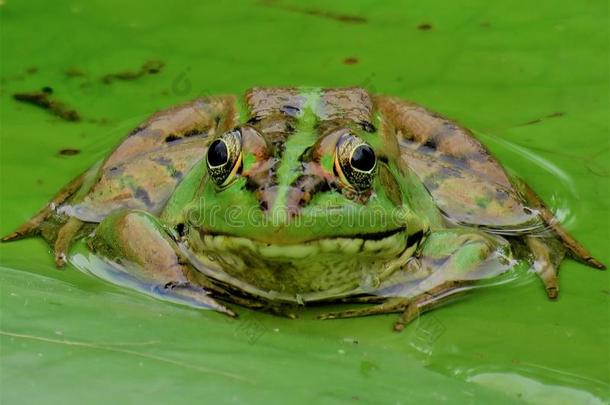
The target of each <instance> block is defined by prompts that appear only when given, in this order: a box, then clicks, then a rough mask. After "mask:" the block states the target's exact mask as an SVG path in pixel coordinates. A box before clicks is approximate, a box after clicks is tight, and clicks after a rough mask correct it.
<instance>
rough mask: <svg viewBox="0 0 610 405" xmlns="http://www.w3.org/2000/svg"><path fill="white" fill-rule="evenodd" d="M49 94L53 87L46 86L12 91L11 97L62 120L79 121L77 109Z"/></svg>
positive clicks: (51, 92)
mask: <svg viewBox="0 0 610 405" xmlns="http://www.w3.org/2000/svg"><path fill="white" fill-rule="evenodd" d="M51 94H53V89H52V88H51V87H48V86H47V87H43V88H42V90H40V91H32V92H24V93H13V98H14V99H15V100H17V101H20V102H22V103H27V104H32V105H35V106H37V107H40V108H43V109H45V110H47V111H49V112H50V113H51V114H53V115H55V116H56V117H59V118H61V119H63V120H66V121H73V122H74V121H80V118H81V117H80V114H79V113H78V111H76V110H74V109H73V108H70V107H69V106H67V105H66V104H64V103H62V102H61V101H59V100H57V99H56V98H54V97H51Z"/></svg>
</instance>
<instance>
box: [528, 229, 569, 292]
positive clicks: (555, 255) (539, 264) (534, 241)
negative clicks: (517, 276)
mask: <svg viewBox="0 0 610 405" xmlns="http://www.w3.org/2000/svg"><path fill="white" fill-rule="evenodd" d="M525 242H526V244H527V246H528V247H529V248H530V250H531V251H532V254H533V255H534V264H533V266H534V271H535V272H536V274H537V275H538V277H539V278H540V280H541V281H542V284H544V289H545V290H546V295H547V297H549V298H550V299H552V300H553V299H556V298H557V296H558V295H559V279H558V277H557V267H558V266H559V264H560V263H561V261H562V260H563V257H564V250H563V249H562V248H561V247H560V246H557V245H558V243H557V241H555V240H553V239H545V238H539V237H536V236H528V237H526V239H525Z"/></svg>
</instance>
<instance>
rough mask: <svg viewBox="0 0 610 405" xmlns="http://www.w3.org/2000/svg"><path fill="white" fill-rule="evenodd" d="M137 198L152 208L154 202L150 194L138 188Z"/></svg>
mask: <svg viewBox="0 0 610 405" xmlns="http://www.w3.org/2000/svg"><path fill="white" fill-rule="evenodd" d="M135 197H136V198H137V199H138V200H140V201H142V202H143V203H144V204H146V206H147V207H152V205H153V204H152V201H151V200H150V196H149V195H148V192H147V191H146V190H145V189H143V188H142V187H138V188H137V189H136V194H135Z"/></svg>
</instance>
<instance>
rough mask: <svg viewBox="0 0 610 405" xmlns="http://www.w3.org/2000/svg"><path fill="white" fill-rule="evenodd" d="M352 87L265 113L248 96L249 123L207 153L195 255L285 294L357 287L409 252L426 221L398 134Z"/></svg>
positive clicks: (194, 224)
mask: <svg viewBox="0 0 610 405" xmlns="http://www.w3.org/2000/svg"><path fill="white" fill-rule="evenodd" d="M258 91H267V92H270V93H272V92H273V90H263V89H261V90H258ZM275 91H278V90H275ZM284 91H285V90H284ZM338 91H339V90H335V92H338ZM343 92H344V94H343V95H342V94H339V95H337V94H328V92H327V93H324V92H322V91H319V90H317V91H311V90H309V91H307V92H300V93H294V94H291V97H286V96H285V94H284V97H283V98H282V100H281V101H282V102H281V103H279V104H280V105H278V106H277V108H272V107H273V106H271V107H269V106H266V107H268V108H267V109H265V110H262V111H261V108H260V106H257V105H256V104H255V105H252V103H253V102H252V98H253V97H252V95H251V94H252V93H251V94H250V98H249V99H247V101H248V103H249V104H250V105H249V107H250V116H251V118H250V119H249V120H248V121H247V123H244V124H242V125H238V126H237V127H236V128H234V129H233V130H231V131H228V132H226V133H224V134H222V135H221V136H219V137H217V138H216V139H215V140H213V141H212V143H211V144H210V146H209V148H208V151H207V156H206V167H207V172H206V176H205V178H204V180H203V183H202V185H201V189H200V192H199V195H198V198H197V199H196V201H195V203H194V205H192V207H191V209H190V211H189V215H188V221H189V229H190V236H189V237H190V239H191V241H192V242H193V244H195V245H196V247H195V248H196V250H197V251H199V252H205V256H206V257H208V258H209V257H216V260H217V261H218V262H220V263H221V265H222V267H223V268H224V269H225V270H226V271H227V272H229V273H231V274H233V275H238V277H239V278H241V279H244V278H245V279H246V281H248V282H250V283H252V284H254V285H259V286H261V287H264V288H266V289H271V290H283V291H287V292H303V291H305V292H307V291H322V290H328V289H329V288H334V287H340V288H345V287H346V286H347V284H350V283H351V284H350V285H351V286H352V287H354V284H356V285H357V284H359V283H361V281H362V279H363V278H366V277H369V276H371V274H370V271H369V269H373V268H375V269H378V270H376V272H377V273H383V271H390V270H389V269H388V268H387V267H388V266H385V267H384V265H383V264H387V263H391V262H392V263H393V261H395V260H398V259H399V258H402V259H404V258H405V256H406V257H407V258H408V256H410V254H411V252H412V250H411V249H414V246H415V245H416V243H414V242H413V241H415V240H416V239H419V237H420V236H421V234H422V229H423V227H424V225H423V223H422V222H421V221H420V219H419V218H417V216H416V215H415V214H413V212H412V211H411V210H410V208H409V204H408V201H407V194H406V193H405V192H403V190H404V188H405V187H406V185H405V182H404V181H403V178H404V176H403V175H402V170H403V169H402V168H401V167H402V166H401V164H400V162H399V160H398V159H397V156H398V153H397V151H396V148H397V146H396V145H395V140H394V139H393V138H392V137H384V136H382V135H381V134H380V131H378V130H377V126H378V125H379V124H380V119H379V118H377V119H376V120H375V119H373V117H372V111H371V110H372V103H371V101H370V99H369V98H368V93H366V92H364V91H363V90H360V89H348V90H343ZM346 95H347V96H348V97H347V98H345V96H346ZM338 96H343V97H338ZM266 97H267V99H266V100H267V102H269V98H270V97H275V99H274V100H272V101H274V102H275V101H277V100H276V99H277V98H278V97H277V95H275V96H273V94H267V95H266ZM257 107H259V108H257ZM252 113H254V115H252ZM372 121H373V122H372ZM375 121H376V122H375ZM376 124H377V125H376ZM409 236H411V238H409ZM402 259H401V260H402ZM402 262H403V263H404V260H403V261H402ZM380 264H381V265H380ZM254 269H256V270H254ZM384 269H385V270H384ZM377 273H376V274H375V275H374V276H375V277H377V276H378V275H379V274H377Z"/></svg>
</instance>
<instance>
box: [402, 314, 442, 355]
mask: <svg viewBox="0 0 610 405" xmlns="http://www.w3.org/2000/svg"><path fill="white" fill-rule="evenodd" d="M411 326H412V327H413V328H414V329H415V330H414V331H413V335H412V336H411V338H410V339H409V345H411V346H412V347H413V348H415V349H417V350H418V351H420V352H422V353H425V354H431V353H432V349H433V346H434V344H435V343H436V341H437V340H438V339H439V338H440V337H441V336H442V335H443V334H444V333H445V331H446V330H447V328H446V327H445V325H443V323H442V322H441V321H440V320H439V319H438V318H437V317H436V316H434V314H426V315H425V316H421V315H420V316H418V317H417V318H416V319H415V320H414V321H413V322H412V325H411Z"/></svg>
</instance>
